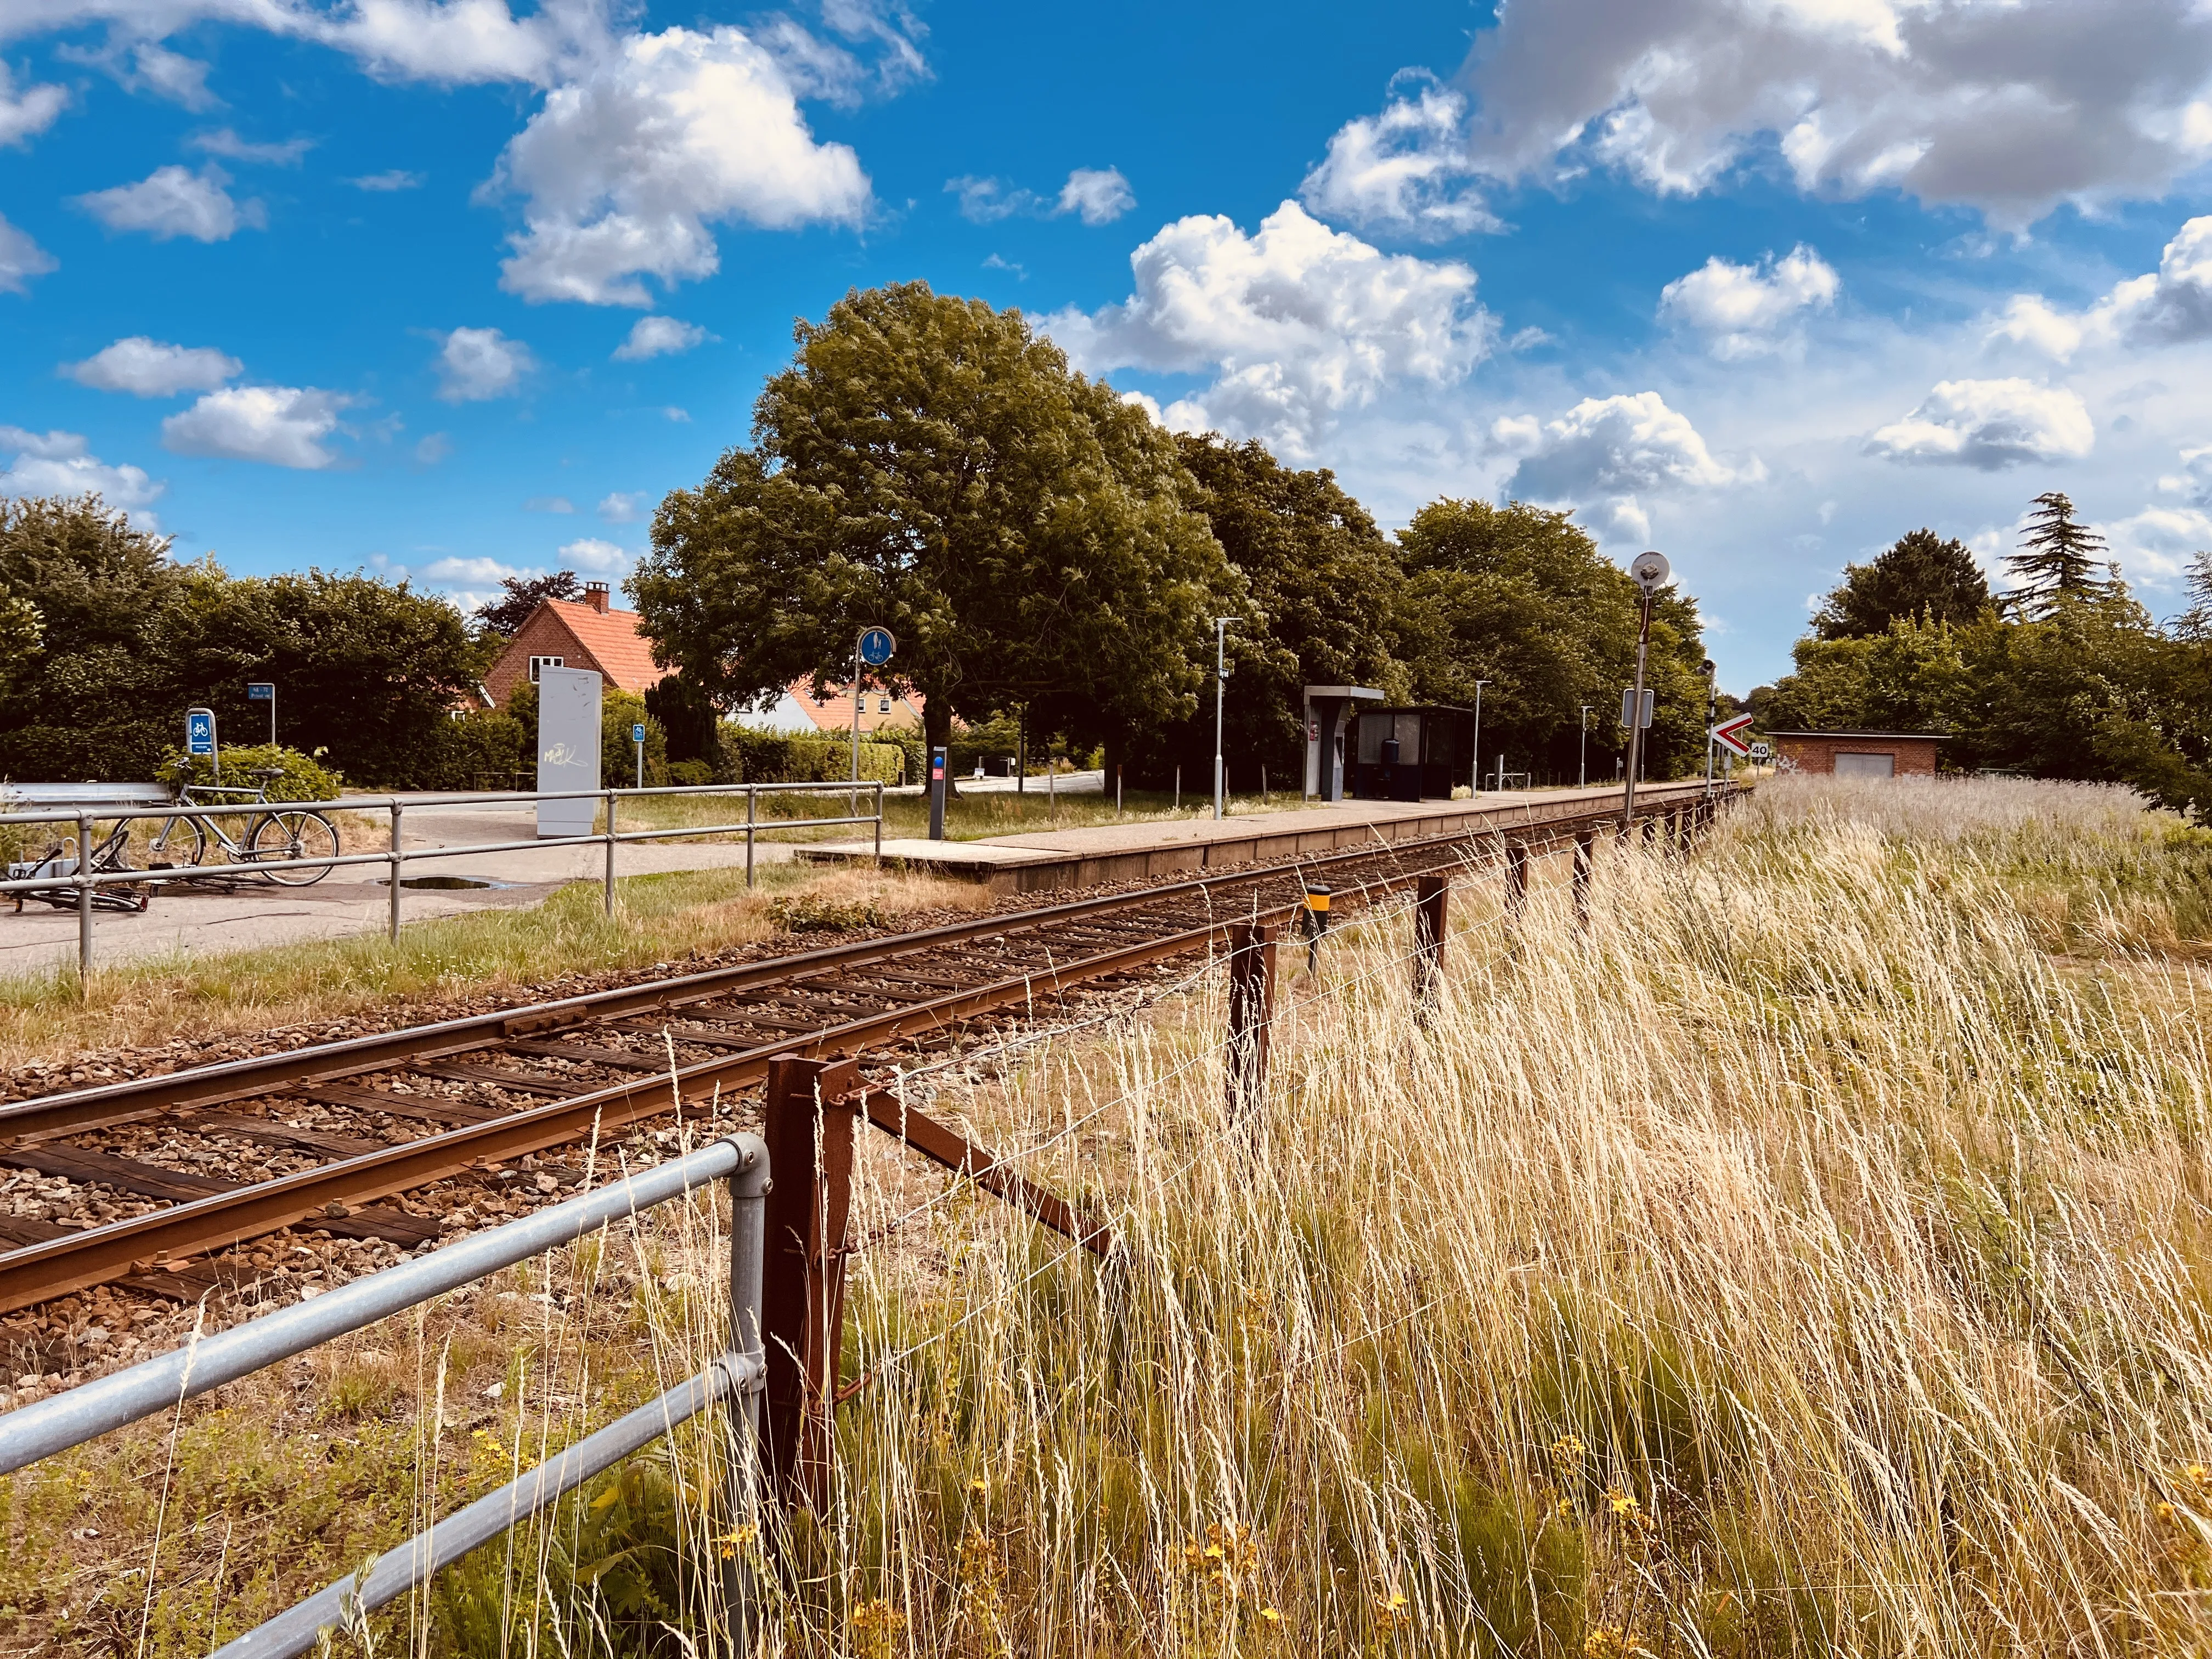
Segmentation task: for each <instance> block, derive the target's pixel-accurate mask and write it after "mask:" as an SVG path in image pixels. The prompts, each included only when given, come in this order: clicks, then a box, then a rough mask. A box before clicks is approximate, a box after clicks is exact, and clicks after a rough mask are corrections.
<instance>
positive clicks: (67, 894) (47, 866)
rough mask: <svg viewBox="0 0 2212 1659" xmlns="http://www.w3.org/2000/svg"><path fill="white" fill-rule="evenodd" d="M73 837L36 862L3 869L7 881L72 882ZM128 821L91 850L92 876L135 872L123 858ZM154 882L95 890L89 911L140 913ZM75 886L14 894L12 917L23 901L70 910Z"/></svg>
mask: <svg viewBox="0 0 2212 1659" xmlns="http://www.w3.org/2000/svg"><path fill="white" fill-rule="evenodd" d="M76 840H77V838H76V836H63V837H62V839H61V840H59V841H58V842H54V843H53V845H52V846H51V847H49V848H46V852H45V853H44V854H41V855H40V856H39V857H38V858H36V859H33V860H29V861H27V862H25V863H20V864H15V863H11V864H9V865H8V866H6V868H7V872H8V879H9V880H10V881H29V880H32V879H34V878H38V877H41V876H44V877H50V878H53V879H54V880H57V881H68V880H73V879H74V878H76V873H77V858H78V854H77V852H76V850H75V848H76ZM130 842H131V820H130V819H128V818H118V819H117V820H116V821H115V827H114V829H111V830H109V831H108V832H107V838H106V840H105V841H103V842H100V844H99V845H98V846H96V847H94V848H93V849H92V853H91V856H90V860H89V866H88V867H89V868H90V869H91V871H92V872H93V873H94V875H101V874H105V873H106V872H111V871H117V870H135V869H137V866H136V865H134V864H132V863H131V860H130V859H129V857H128V856H127V854H128V853H129V851H130ZM159 885H160V884H159V883H158V882H132V883H130V884H127V885H112V886H106V887H95V888H94V889H93V890H92V908H94V909H95V910H130V911H143V910H144V909H146V908H148V906H149V905H150V904H151V903H152V902H153V898H154V895H153V891H152V890H153V889H154V888H155V887H156V886H159ZM78 891H79V890H78V889H77V888H76V887H50V888H45V889H40V890H33V891H31V892H27V893H20V892H19V893H17V894H16V895H15V914H16V915H19V916H20V915H22V914H23V901H24V900H25V899H27V898H33V899H37V900H38V901H39V902H40V903H41V904H51V905H52V906H53V907H54V908H55V909H57V910H74V909H76V907H77V894H78Z"/></svg>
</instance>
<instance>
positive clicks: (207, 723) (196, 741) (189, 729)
mask: <svg viewBox="0 0 2212 1659" xmlns="http://www.w3.org/2000/svg"><path fill="white" fill-rule="evenodd" d="M185 753H186V754H187V755H212V754H214V753H215V710H214V709H212V708H187V709H186V710H185Z"/></svg>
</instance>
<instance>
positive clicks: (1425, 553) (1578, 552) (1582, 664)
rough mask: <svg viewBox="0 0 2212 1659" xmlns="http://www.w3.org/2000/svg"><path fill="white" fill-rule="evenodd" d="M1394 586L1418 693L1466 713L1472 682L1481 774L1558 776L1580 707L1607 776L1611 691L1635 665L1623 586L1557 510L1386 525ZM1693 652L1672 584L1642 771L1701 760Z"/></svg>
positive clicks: (1453, 508)
mask: <svg viewBox="0 0 2212 1659" xmlns="http://www.w3.org/2000/svg"><path fill="white" fill-rule="evenodd" d="M1398 544H1399V548H1400V550H1401V556H1402V558H1403V560H1404V562H1405V567H1406V570H1407V578H1408V579H1407V583H1406V586H1405V588H1404V590H1403V592H1402V595H1401V600H1400V604H1399V607H1398V627H1399V637H1400V648H1401V651H1402V653H1404V656H1405V658H1406V661H1407V666H1408V668H1409V669H1410V671H1411V673H1412V677H1413V686H1414V689H1415V690H1416V691H1417V693H1418V694H1419V696H1420V697H1421V698H1423V699H1424V700H1425V701H1429V702H1443V703H1452V704H1457V705H1459V706H1461V707H1463V708H1473V707H1474V697H1475V682H1476V681H1478V680H1484V681H1487V682H1488V684H1486V685H1485V686H1484V687H1483V690H1482V754H1483V756H1484V757H1485V758H1484V761H1483V769H1484V770H1485V771H1486V772H1487V771H1489V770H1490V769H1491V767H1492V763H1493V762H1494V760H1495V759H1496V757H1498V755H1499V754H1500V753H1501V752H1502V753H1503V754H1504V756H1505V757H1506V764H1507V766H1508V768H1509V769H1510V770H1513V771H1516V772H1517V771H1530V772H1535V773H1539V774H1549V775H1552V776H1554V777H1560V778H1565V779H1569V780H1571V779H1572V778H1573V777H1574V775H1575V772H1576V767H1577V757H1578V755H1579V752H1580V744H1581V737H1582V715H1581V712H1580V711H1581V708H1582V706H1583V705H1584V704H1588V705H1590V715H1589V768H1590V775H1591V777H1592V778H1594V779H1606V778H1610V777H1611V776H1612V775H1613V762H1614V760H1615V759H1616V758H1617V757H1620V756H1621V755H1623V754H1624V753H1625V751H1626V740H1627V736H1628V733H1627V732H1626V729H1625V728H1624V727H1623V726H1621V724H1620V702H1621V693H1622V692H1623V690H1626V688H1627V687H1628V686H1629V685H1630V684H1632V682H1633V679H1634V677H1635V671H1636V635H1637V625H1638V595H1637V590H1636V584H1635V583H1634V582H1633V581H1632V580H1629V577H1628V574H1627V573H1626V571H1624V570H1622V569H1621V568H1620V566H1618V565H1616V564H1614V563H1613V562H1612V561H1611V560H1609V559H1607V558H1606V557H1605V556H1603V555H1602V554H1601V553H1600V552H1599V551H1598V550H1597V544H1596V543H1595V542H1594V541H1592V540H1591V539H1590V538H1589V534H1588V533H1587V532H1584V531H1583V529H1582V527H1581V526H1578V525H1577V524H1576V523H1575V522H1574V520H1573V517H1572V515H1571V513H1562V512H1554V511H1552V510H1550V509H1548V508H1545V507H1530V506H1528V505H1527V504H1525V503H1523V502H1520V501H1515V502H1513V503H1512V504H1510V506H1506V507H1492V506H1491V505H1490V504H1489V503H1488V502H1486V501H1450V500H1445V501H1433V502H1431V503H1430V504H1429V505H1428V506H1427V507H1423V508H1422V509H1421V510H1420V511H1419V513H1415V514H1414V515H1413V522H1412V523H1411V524H1409V525H1407V527H1406V528H1405V529H1404V530H1403V531H1401V532H1399V536H1398ZM1703 655H1704V652H1703V647H1702V644H1701V629H1700V625H1699V620H1698V611H1697V605H1696V602H1695V601H1694V600H1692V599H1689V598H1688V597H1687V596H1686V595H1685V594H1683V593H1682V592H1680V588H1679V587H1673V588H1669V589H1668V590H1667V591H1665V592H1662V594H1661V595H1660V597H1659V599H1658V601H1657V602H1656V605H1655V606H1654V609H1653V612H1652V624H1651V652H1650V666H1649V670H1648V672H1647V678H1646V683H1647V684H1649V685H1650V688H1651V689H1652V690H1653V691H1654V693H1655V694H1656V695H1655V697H1654V714H1653V724H1652V740H1651V745H1650V757H1649V762H1648V765H1647V773H1648V775H1650V776H1652V777H1666V776H1669V775H1673V774H1674V773H1675V772H1677V771H1680V770H1683V769H1686V768H1687V767H1689V766H1690V765H1691V764H1692V763H1693V762H1694V763H1697V764H1702V763H1703V761H1704V756H1705V678H1704V676H1703V674H1702V673H1701V672H1700V671H1699V664H1700V662H1701V660H1702V659H1703Z"/></svg>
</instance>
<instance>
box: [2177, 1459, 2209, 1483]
mask: <svg viewBox="0 0 2212 1659" xmlns="http://www.w3.org/2000/svg"><path fill="white" fill-rule="evenodd" d="M2182 1473H2183V1474H2185V1475H2187V1476H2188V1477H2189V1484H2190V1485H2191V1486H2203V1485H2205V1484H2206V1483H2207V1482H2208V1481H2212V1472H2208V1471H2207V1470H2206V1468H2205V1467H2204V1466H2203V1464H2202V1463H2191V1465H2190V1466H2189V1467H2188V1468H2185V1469H2184V1470H2182Z"/></svg>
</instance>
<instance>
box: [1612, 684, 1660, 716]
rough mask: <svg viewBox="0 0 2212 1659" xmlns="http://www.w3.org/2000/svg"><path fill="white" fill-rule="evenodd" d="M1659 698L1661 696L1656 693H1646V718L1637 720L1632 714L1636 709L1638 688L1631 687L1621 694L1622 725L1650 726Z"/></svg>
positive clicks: (1647, 691) (1649, 691)
mask: <svg viewBox="0 0 2212 1659" xmlns="http://www.w3.org/2000/svg"><path fill="white" fill-rule="evenodd" d="M1658 696H1659V694H1658V693H1657V692H1656V691H1652V690H1646V691H1645V692H1644V718H1643V719H1642V720H1637V719H1636V718H1635V716H1634V715H1633V714H1632V713H1631V712H1630V711H1631V710H1632V709H1633V708H1635V707H1636V688H1635V687H1634V686H1630V687H1629V688H1628V689H1627V690H1625V691H1623V692H1622V693H1621V694H1620V723H1621V724H1622V725H1623V726H1649V725H1650V724H1651V709H1652V705H1653V704H1654V703H1655V702H1656V701H1657V700H1658Z"/></svg>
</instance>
